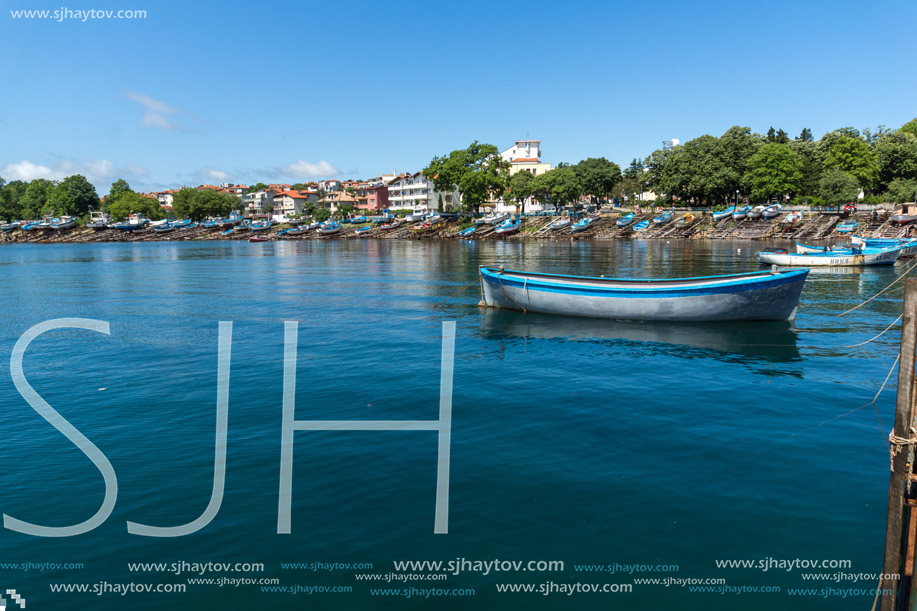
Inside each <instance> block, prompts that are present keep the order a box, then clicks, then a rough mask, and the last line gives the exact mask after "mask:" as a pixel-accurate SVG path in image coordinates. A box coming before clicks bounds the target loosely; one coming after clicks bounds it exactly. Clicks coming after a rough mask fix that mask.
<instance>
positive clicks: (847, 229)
mask: <svg viewBox="0 0 917 611" xmlns="http://www.w3.org/2000/svg"><path fill="white" fill-rule="evenodd" d="M857 225H859V223H857V222H856V221H843V222H841V223H839V224H838V226H837V227H836V228H835V231H837V232H838V233H852V232H853V230H854V229H856V228H857Z"/></svg>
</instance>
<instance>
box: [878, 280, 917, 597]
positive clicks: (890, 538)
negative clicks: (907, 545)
mask: <svg viewBox="0 0 917 611" xmlns="http://www.w3.org/2000/svg"><path fill="white" fill-rule="evenodd" d="M904 282H905V284H904V317H903V319H902V321H901V359H900V361H899V362H898V398H897V401H896V403H895V429H894V433H895V436H896V437H900V438H909V437H910V436H911V432H910V431H911V426H912V423H913V420H914V413H913V405H914V403H913V398H914V356H915V349H917V278H908V279H907V280H905V281H904ZM907 461H908V448H907V447H902V448H901V451H900V452H899V453H898V454H896V455H895V456H894V458H893V459H892V473H891V481H890V482H889V486H888V522H887V524H886V529H885V563H884V564H883V566H882V572H883V573H885V574H887V575H888V574H892V575H893V574H900V573H902V572H903V569H904V566H903V565H902V562H901V549H902V547H903V545H902V539H903V538H904V507H905V498H904V495H905V490H906V487H907ZM898 583H899V580H898V579H885V580H883V581H882V585H881V587H882V589H890V590H892V594H891V595H890V596H883V597H882V607H881V611H894V610H895V609H896V608H897V600H898Z"/></svg>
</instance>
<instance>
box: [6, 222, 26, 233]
mask: <svg viewBox="0 0 917 611" xmlns="http://www.w3.org/2000/svg"><path fill="white" fill-rule="evenodd" d="M27 224H28V222H26V221H13V222H12V223H7V224H5V225H0V231H3V233H9V232H11V231H16V230H17V229H19V228H20V227H22V226H23V225H27Z"/></svg>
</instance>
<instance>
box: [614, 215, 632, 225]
mask: <svg viewBox="0 0 917 611" xmlns="http://www.w3.org/2000/svg"><path fill="white" fill-rule="evenodd" d="M633 221H634V213H633V212H631V213H630V214H627V215H625V216H622V217H621V218H619V219H618V220H617V221H615V225H617V226H618V227H627V226H628V225H630V224H631V223H632V222H633Z"/></svg>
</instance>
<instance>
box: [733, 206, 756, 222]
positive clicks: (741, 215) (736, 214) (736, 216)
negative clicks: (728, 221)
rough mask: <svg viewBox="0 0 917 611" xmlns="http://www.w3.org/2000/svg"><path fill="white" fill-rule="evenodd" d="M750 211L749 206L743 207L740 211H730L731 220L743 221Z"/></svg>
mask: <svg viewBox="0 0 917 611" xmlns="http://www.w3.org/2000/svg"><path fill="white" fill-rule="evenodd" d="M751 211H752V207H751V206H745V207H744V208H742V209H741V210H739V209H736V210H733V211H732V220H734V221H743V220H745V217H747V216H748V213H749V212H751Z"/></svg>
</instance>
